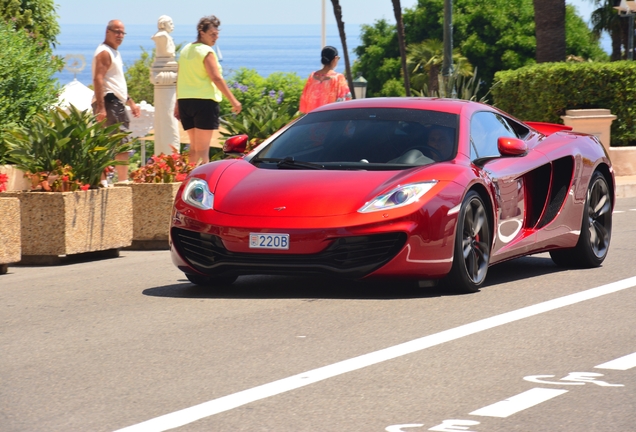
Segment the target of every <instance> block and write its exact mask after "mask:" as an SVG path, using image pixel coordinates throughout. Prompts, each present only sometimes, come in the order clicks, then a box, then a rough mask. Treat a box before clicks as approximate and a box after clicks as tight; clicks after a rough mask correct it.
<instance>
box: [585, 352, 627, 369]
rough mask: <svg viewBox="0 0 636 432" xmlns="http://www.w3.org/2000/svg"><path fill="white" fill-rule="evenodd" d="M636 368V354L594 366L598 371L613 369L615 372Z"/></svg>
mask: <svg viewBox="0 0 636 432" xmlns="http://www.w3.org/2000/svg"><path fill="white" fill-rule="evenodd" d="M634 366H636V353H633V354H628V355H626V356H623V357H620V358H617V359H616V360H612V361H608V362H607V363H603V364H600V365H598V366H594V367H595V368H596V369H613V370H623V371H624V370H627V369H631V368H633V367H634Z"/></svg>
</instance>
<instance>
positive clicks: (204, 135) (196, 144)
mask: <svg viewBox="0 0 636 432" xmlns="http://www.w3.org/2000/svg"><path fill="white" fill-rule="evenodd" d="M187 132H188V137H189V138H190V162H194V163H195V164H197V165H203V164H206V163H208V162H210V141H211V140H212V136H213V134H214V133H215V132H216V131H215V130H209V129H199V128H192V129H188V131H187Z"/></svg>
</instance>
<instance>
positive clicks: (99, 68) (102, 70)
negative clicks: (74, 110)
mask: <svg viewBox="0 0 636 432" xmlns="http://www.w3.org/2000/svg"><path fill="white" fill-rule="evenodd" d="M111 63H112V60H111V58H110V54H108V52H107V51H102V52H100V53H99V54H97V56H96V57H95V72H94V74H93V90H94V91H95V102H96V104H97V108H96V110H95V112H94V113H93V114H95V117H97V121H102V120H104V119H105V118H106V108H105V107H104V77H105V76H106V72H108V69H109V68H110V65H111Z"/></svg>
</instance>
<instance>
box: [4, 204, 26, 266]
mask: <svg viewBox="0 0 636 432" xmlns="http://www.w3.org/2000/svg"><path fill="white" fill-rule="evenodd" d="M5 195H6V194H0V215H1V216H2V221H0V274H5V273H6V272H7V268H8V264H13V263H17V262H18V261H20V255H21V253H22V252H21V239H20V200H18V199H17V198H3V197H4V196H5Z"/></svg>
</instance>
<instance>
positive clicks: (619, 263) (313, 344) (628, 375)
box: [0, 198, 636, 432]
mask: <svg viewBox="0 0 636 432" xmlns="http://www.w3.org/2000/svg"><path fill="white" fill-rule="evenodd" d="M616 210H617V212H616V213H615V215H614V230H613V238H612V244H611V249H610V253H609V256H608V258H607V260H606V261H605V263H604V265H603V266H602V267H601V268H598V269H592V270H562V269H559V268H558V267H556V266H554V265H553V264H552V261H551V260H550V258H549V256H548V255H547V254H541V255H536V256H533V257H528V258H522V259H517V260H513V261H510V262H507V263H503V264H500V265H498V266H495V267H492V268H491V269H490V271H489V276H488V282H487V286H486V287H485V288H483V289H482V290H481V291H480V292H479V293H476V294H471V295H453V294H451V293H447V292H444V291H442V290H439V289H431V288H428V289H414V288H408V287H405V286H400V285H398V284H390V283H384V284H369V283H342V282H334V281H326V280H317V279H302V278H284V277H244V278H239V280H238V281H237V282H236V283H235V284H234V285H233V286H232V287H230V288H223V289H222V290H217V291H206V290H203V289H201V288H198V287H194V286H193V285H191V284H190V283H189V282H188V281H187V280H186V279H185V277H183V275H182V274H181V273H180V272H179V271H178V270H177V269H176V268H174V267H173V266H172V264H171V262H170V258H169V253H168V252H167V251H150V252H148V251H146V252H138V251H123V252H122V253H121V256H120V257H119V258H114V259H106V260H100V261H91V262H77V263H72V264H66V265H61V266H54V267H20V266H18V267H15V266H14V267H9V273H8V274H6V275H2V276H0V308H1V309H0V310H1V311H2V312H1V313H0V323H1V327H0V431H1V432H14V431H47V432H48V431H65V432H69V431H116V430H120V429H124V430H127V431H159V430H167V429H169V428H172V427H177V429H176V430H179V431H284V432H287V431H290V432H291V431H294V432H298V431H338V432H342V431H389V432H398V431H408V432H417V431H429V430H433V431H459V430H461V431H473V432H486V431H502V432H503V431H506V432H509V431H523V432H527V431H533V432H537V431H577V432H580V431H586V432H592V431H599V432H601V431H612V432H615V431H636V402H635V401H636V354H634V353H636V314H635V313H634V311H635V310H636V260H635V259H634V256H636V198H624V199H619V200H618V205H617V209H616ZM630 355H631V356H630ZM614 360H617V361H616V362H613V361H614ZM179 425H181V426H179Z"/></svg>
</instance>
